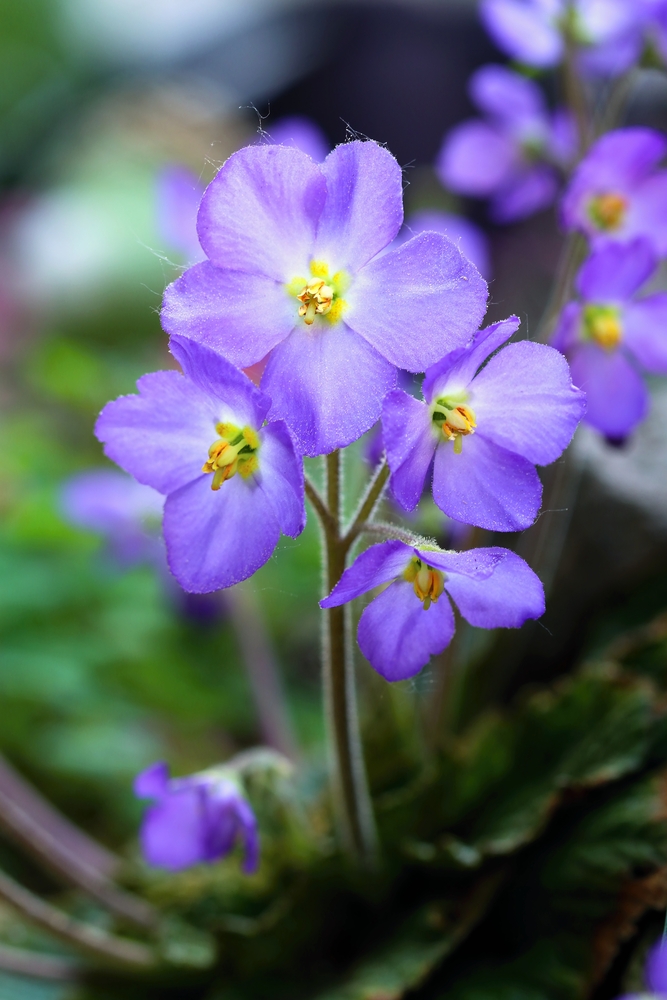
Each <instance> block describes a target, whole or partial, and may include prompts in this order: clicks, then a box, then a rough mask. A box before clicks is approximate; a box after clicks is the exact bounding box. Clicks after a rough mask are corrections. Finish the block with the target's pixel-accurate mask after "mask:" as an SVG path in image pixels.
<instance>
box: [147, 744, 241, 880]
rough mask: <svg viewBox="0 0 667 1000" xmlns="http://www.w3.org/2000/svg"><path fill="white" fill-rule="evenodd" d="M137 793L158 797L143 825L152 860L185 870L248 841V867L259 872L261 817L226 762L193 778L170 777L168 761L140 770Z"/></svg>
mask: <svg viewBox="0 0 667 1000" xmlns="http://www.w3.org/2000/svg"><path fill="white" fill-rule="evenodd" d="M134 792H135V794H136V795H137V796H138V797H139V798H141V799H154V800H155V803H154V805H151V806H149V808H148V809H147V811H146V814H145V816H144V821H143V824H142V827H141V847H142V850H143V853H144V857H145V858H146V861H147V862H148V864H149V865H155V866H156V867H158V868H167V869H169V871H174V872H175V871H181V870H182V869H183V868H189V867H190V866H191V865H196V864H200V863H202V862H209V863H210V862H212V861H217V860H218V859H219V858H223V857H225V855H227V854H229V853H230V852H231V851H233V850H234V847H235V846H236V844H237V843H238V842H241V843H242V845H243V851H244V859H243V871H244V872H245V873H246V874H247V875H250V874H252V873H253V872H255V871H257V865H258V862H259V836H258V833H257V820H256V819H255V815H254V813H253V811H252V809H251V808H250V805H249V803H248V801H247V799H246V798H245V797H244V796H243V794H242V793H241V791H240V790H239V787H238V785H237V784H236V782H235V781H233V780H232V778H231V777H229V776H227V775H226V774H225V769H224V767H221V768H211V770H209V771H201V772H200V773H199V774H192V775H189V776H188V777H187V778H170V777H169V768H168V767H167V765H166V764H164V763H161V762H160V763H157V764H151V766H150V767H148V768H146V770H145V771H142V772H141V774H139V775H137V778H136V780H135V782H134Z"/></svg>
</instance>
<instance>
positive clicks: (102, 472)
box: [60, 469, 164, 532]
mask: <svg viewBox="0 0 667 1000" xmlns="http://www.w3.org/2000/svg"><path fill="white" fill-rule="evenodd" d="M60 499H61V506H62V509H63V514H64V515H65V517H66V518H67V520H68V521H70V522H71V523H72V524H75V525H77V527H82V528H89V529H91V530H92V531H102V532H114V531H117V530H123V529H125V528H127V527H130V526H137V525H141V523H142V521H144V520H145V519H148V518H156V519H157V518H161V517H162V507H163V506H164V497H163V496H162V495H161V494H160V493H158V492H157V490H154V489H151V487H150V486H143V485H142V484H141V483H138V482H137V481H136V479H133V478H132V477H131V476H127V475H125V473H123V472H119V471H118V470H116V469H91V470H89V471H87V472H81V473H79V474H78V475H76V476H72V478H71V479H69V480H68V481H67V482H66V483H65V484H64V486H63V489H62V493H61V498H60Z"/></svg>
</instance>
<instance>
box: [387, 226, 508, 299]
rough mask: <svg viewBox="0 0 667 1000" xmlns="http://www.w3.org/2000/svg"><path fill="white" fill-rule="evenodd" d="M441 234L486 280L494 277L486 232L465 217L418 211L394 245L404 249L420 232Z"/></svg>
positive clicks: (402, 230) (404, 227)
mask: <svg viewBox="0 0 667 1000" xmlns="http://www.w3.org/2000/svg"><path fill="white" fill-rule="evenodd" d="M427 232H432V233H442V234H443V235H444V236H447V237H449V239H450V240H451V241H452V243H456V245H457V247H458V248H459V250H460V251H461V253H462V254H463V256H464V257H467V258H468V260H471V261H472V262H473V264H474V265H475V267H476V268H477V270H478V271H479V273H480V274H481V275H482V277H483V278H486V280H487V281H488V280H489V278H490V277H491V255H490V251H489V241H488V239H487V236H486V233H484V232H483V230H481V229H480V228H479V226H476V225H475V223H474V222H471V221H470V219H466V218H465V217H464V216H463V215H453V214H452V213H451V212H441V211H439V210H438V209H433V208H431V209H424V210H423V211H421V212H415V213H414V215H411V216H410V218H409V219H408V220H407V222H406V223H405V225H404V226H403V228H402V229H401V231H400V233H399V234H398V236H397V237H396V239H395V240H394V242H393V244H392V245H393V246H401V245H402V244H403V243H406V242H407V241H408V240H409V239H412V237H413V236H418V235H419V233H427Z"/></svg>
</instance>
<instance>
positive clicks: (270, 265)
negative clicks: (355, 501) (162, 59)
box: [162, 142, 487, 455]
mask: <svg viewBox="0 0 667 1000" xmlns="http://www.w3.org/2000/svg"><path fill="white" fill-rule="evenodd" d="M402 221H403V186H402V174H401V169H400V167H399V165H398V163H397V162H396V160H395V159H394V157H393V156H392V155H391V154H390V153H389V152H388V151H387V150H386V149H384V148H383V147H381V146H379V145H378V144H377V143H375V142H349V143H346V144H344V145H341V146H337V147H336V149H334V151H333V152H332V153H330V154H329V156H328V157H327V158H326V160H325V161H324V163H323V164H322V165H321V166H320V165H319V164H317V163H315V162H314V161H313V160H312V159H311V158H310V157H309V156H306V155H305V154H304V153H302V152H301V151H300V150H297V149H290V148H288V147H286V146H270V145H262V146H249V147H247V148H245V149H241V150H239V151H238V152H237V153H234V155H233V156H231V157H230V158H229V159H228V160H227V162H226V163H225V164H224V166H223V167H222V169H221V170H220V172H219V173H218V175H217V177H216V178H215V180H214V181H213V182H212V183H211V184H210V185H209V187H208V188H207V190H206V193H205V195H204V198H203V201H202V204H201V208H200V210H199V217H198V229H199V236H200V240H201V242H202V245H203V247H204V249H205V251H206V253H207V255H208V257H209V260H207V261H205V262H204V263H202V264H197V265H195V267H192V268H190V270H188V271H186V273H185V274H184V275H183V276H182V277H181V278H179V279H178V281H176V282H174V284H172V285H170V286H169V288H167V291H166V293H165V299H164V307H163V311H162V323H163V326H164V328H165V330H167V332H169V333H175V334H181V335H182V336H185V337H191V338H193V339H194V340H197V341H198V342H200V343H202V344H206V345H208V346H210V347H212V348H213V349H214V350H216V351H219V352H220V354H222V355H224V357H226V358H227V359H228V360H229V361H231V362H232V363H233V364H234V365H237V366H239V367H244V368H245V367H247V366H249V365H253V364H255V363H256V362H257V361H260V360H261V359H262V358H264V357H265V356H266V355H267V354H269V352H270V356H269V359H268V362H267V364H266V368H265V369H264V373H263V375H262V381H261V386H262V388H263V389H265V390H266V392H268V393H269V395H270V396H271V399H272V409H271V415H272V417H275V418H279V419H284V420H285V421H286V422H287V423H288V425H289V426H290V428H291V429H292V430H293V432H294V433H295V435H296V437H297V438H298V440H299V443H300V445H301V448H302V450H303V451H304V452H305V453H306V454H308V455H319V454H325V453H328V452H331V451H333V450H334V449H335V448H339V447H342V446H344V445H347V444H350V443H351V442H352V441H354V440H356V439H357V438H359V437H360V436H361V435H362V434H363V433H364V432H365V431H366V430H368V428H369V427H371V426H372V425H373V424H374V423H375V422H376V420H377V419H378V417H379V415H380V407H381V402H382V398H383V397H384V395H385V394H386V393H387V391H388V390H389V389H391V388H393V386H394V385H395V382H396V370H395V367H394V366H397V367H399V368H406V369H409V370H410V371H423V370H424V369H425V368H426V367H427V366H428V365H430V364H433V362H434V361H436V360H437V359H438V358H439V357H441V356H442V355H443V354H444V353H445V352H446V351H450V350H453V349H454V348H455V347H459V346H461V345H463V344H465V343H467V342H468V341H469V339H470V337H471V336H472V334H473V332H474V330H475V327H476V326H477V325H478V323H479V321H480V319H481V317H482V315H483V314H484V309H485V303H486V295H487V289H486V283H485V282H484V281H483V279H482V278H481V276H480V275H479V273H478V272H477V270H476V269H475V267H474V266H473V265H472V264H470V263H469V262H468V261H467V260H466V259H465V258H464V257H463V256H462V255H461V254H460V252H459V251H458V250H457V248H456V247H455V246H454V244H452V243H451V242H450V241H449V240H448V239H447V238H446V237H444V236H442V235H440V234H437V233H423V234H421V235H420V236H416V237H414V239H412V240H410V241H409V242H408V243H406V244H404V246H402V247H399V248H398V249H396V250H392V251H390V252H389V253H387V254H385V255H384V256H379V254H380V251H381V250H383V249H384V248H385V247H386V246H387V245H388V244H389V243H390V242H391V241H392V240H393V239H394V237H395V236H396V233H397V232H398V230H399V228H400V226H401V223H402ZM434 316H437V317H438V321H437V323H434V321H433V317H434ZM406 330H409V331H410V336H409V337H407V336H406Z"/></svg>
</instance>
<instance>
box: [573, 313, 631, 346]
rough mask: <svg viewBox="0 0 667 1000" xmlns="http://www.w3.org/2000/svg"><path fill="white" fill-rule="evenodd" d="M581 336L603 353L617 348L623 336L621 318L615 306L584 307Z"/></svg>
mask: <svg viewBox="0 0 667 1000" xmlns="http://www.w3.org/2000/svg"><path fill="white" fill-rule="evenodd" d="M582 319H583V323H582V326H583V329H582V335H583V338H584V340H592V341H593V342H594V343H596V344H597V345H598V347H602V348H604V350H605V351H613V350H614V348H615V347H618V345H619V343H620V341H621V337H622V336H623V327H622V325H621V316H620V312H619V310H618V309H617V308H616V307H615V306H595V305H590V306H584V312H583V317H582Z"/></svg>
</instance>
